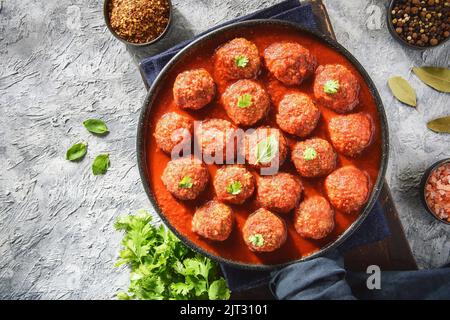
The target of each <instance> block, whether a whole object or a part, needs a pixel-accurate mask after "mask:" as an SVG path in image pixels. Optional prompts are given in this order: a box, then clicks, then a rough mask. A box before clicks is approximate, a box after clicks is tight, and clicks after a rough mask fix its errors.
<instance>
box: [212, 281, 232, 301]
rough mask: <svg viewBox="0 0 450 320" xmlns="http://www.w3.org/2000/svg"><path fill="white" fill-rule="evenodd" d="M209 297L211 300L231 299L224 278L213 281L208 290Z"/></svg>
mask: <svg viewBox="0 0 450 320" xmlns="http://www.w3.org/2000/svg"><path fill="white" fill-rule="evenodd" d="M208 298H209V299H210V300H228V299H230V290H229V289H228V287H227V283H226V282H225V279H224V278H220V279H219V280H215V281H214V282H213V283H211V286H210V287H209V290H208Z"/></svg>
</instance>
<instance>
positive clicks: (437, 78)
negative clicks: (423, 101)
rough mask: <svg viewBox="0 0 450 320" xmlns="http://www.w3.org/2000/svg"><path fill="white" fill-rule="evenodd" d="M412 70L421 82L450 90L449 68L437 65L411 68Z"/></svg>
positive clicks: (444, 90)
mask: <svg viewBox="0 0 450 320" xmlns="http://www.w3.org/2000/svg"><path fill="white" fill-rule="evenodd" d="M412 70H413V72H414V73H415V74H416V76H418V77H419V79H420V80H422V82H424V83H425V84H427V85H429V86H430V87H432V88H434V89H436V90H438V91H441V92H447V93H448V92H450V69H447V68H439V67H421V68H413V69H412Z"/></svg>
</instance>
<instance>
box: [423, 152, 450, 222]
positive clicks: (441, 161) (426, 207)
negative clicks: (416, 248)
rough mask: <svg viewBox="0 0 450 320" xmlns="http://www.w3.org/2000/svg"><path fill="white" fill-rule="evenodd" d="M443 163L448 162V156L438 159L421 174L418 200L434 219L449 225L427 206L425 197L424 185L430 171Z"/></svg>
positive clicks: (449, 160)
mask: <svg viewBox="0 0 450 320" xmlns="http://www.w3.org/2000/svg"><path fill="white" fill-rule="evenodd" d="M445 163H450V158H447V159H442V160H439V161H437V162H435V163H433V164H432V165H431V166H430V167H429V168H428V169H427V170H426V171H425V172H424V174H423V176H422V180H421V181H420V200H421V201H422V204H423V206H424V207H425V209H426V210H427V212H428V213H429V214H431V215H432V216H433V217H434V218H435V219H437V220H439V221H440V222H442V223H445V224H448V225H450V222H449V221H446V220H443V219H441V218H439V217H438V216H437V215H436V214H435V213H434V212H433V210H431V209H430V207H429V206H428V203H427V200H426V199H425V187H426V185H427V182H428V179H429V178H430V175H431V173H432V172H433V171H434V170H435V169H437V168H438V167H440V166H441V165H443V164H445Z"/></svg>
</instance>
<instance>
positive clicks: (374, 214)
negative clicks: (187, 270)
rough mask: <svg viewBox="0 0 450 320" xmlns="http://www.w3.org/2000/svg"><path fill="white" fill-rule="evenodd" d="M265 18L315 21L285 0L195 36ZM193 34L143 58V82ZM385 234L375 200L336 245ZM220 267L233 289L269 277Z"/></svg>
mask: <svg viewBox="0 0 450 320" xmlns="http://www.w3.org/2000/svg"><path fill="white" fill-rule="evenodd" d="M265 18H271V19H280V20H287V21H291V22H296V23H299V24H301V25H303V26H304V27H306V28H310V29H316V22H315V20H314V15H313V12H312V7H311V5H310V4H301V3H300V2H299V1H298V0H288V1H284V2H281V3H279V4H277V5H274V6H272V7H269V8H266V9H263V10H260V11H257V12H255V13H252V14H249V15H247V16H244V17H240V18H237V19H234V20H231V21H229V22H227V23H225V24H222V25H219V26H217V27H214V28H213V29H211V30H208V31H205V32H204V33H201V34H199V35H198V36H197V37H199V36H201V35H203V34H206V33H208V32H210V31H212V30H214V29H216V28H219V27H221V26H224V25H227V24H230V23H233V22H236V21H244V20H250V19H265ZM197 37H196V38H197ZM196 38H194V39H191V40H187V41H184V42H182V43H180V44H178V45H176V46H174V47H172V48H170V49H168V50H166V51H164V52H162V53H160V54H158V55H155V56H152V57H149V58H146V59H143V60H142V61H141V63H140V65H139V67H140V69H141V74H142V75H143V77H144V81H145V82H146V86H150V85H151V84H152V82H153V81H154V80H155V78H156V76H157V75H158V73H159V72H160V71H161V70H162V68H163V67H164V66H165V65H166V64H167V62H169V60H170V59H171V58H172V57H173V56H174V55H175V54H177V53H178V52H179V51H180V50H181V49H183V48H184V47H185V46H186V45H187V44H189V43H190V42H191V41H192V40H195V39H196ZM388 235H389V227H388V224H387V221H386V218H385V216H384V214H383V209H382V207H381V205H380V204H379V203H376V205H375V206H374V208H373V210H372V211H371V213H370V214H369V216H368V217H367V218H366V220H365V221H364V222H363V224H362V225H361V226H360V228H359V229H358V230H357V231H355V232H354V233H353V234H352V235H351V237H349V238H348V239H347V240H346V241H345V242H344V243H343V244H341V245H340V246H339V248H338V249H339V251H340V252H344V251H346V250H350V249H352V248H355V247H358V246H362V245H365V244H368V243H372V242H376V241H379V240H381V239H384V238H386V237H387V236H388ZM221 268H222V271H223V273H224V275H225V278H226V279H227V282H228V286H229V287H230V289H231V290H232V291H242V290H246V289H250V288H254V287H257V286H260V285H263V284H266V283H268V282H269V280H270V273H269V272H265V271H251V272H250V271H246V270H242V269H238V268H234V267H230V266H228V265H224V264H222V265H221Z"/></svg>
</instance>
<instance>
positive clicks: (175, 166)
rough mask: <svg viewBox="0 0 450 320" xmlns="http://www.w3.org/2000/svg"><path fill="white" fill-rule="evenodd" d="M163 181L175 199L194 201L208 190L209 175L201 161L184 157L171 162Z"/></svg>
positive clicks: (162, 177)
mask: <svg viewBox="0 0 450 320" xmlns="http://www.w3.org/2000/svg"><path fill="white" fill-rule="evenodd" d="M161 180H162V182H163V184H164V186H165V187H166V188H167V190H169V192H170V193H171V194H172V195H173V196H174V197H175V198H177V199H180V200H193V199H195V198H197V197H198V196H199V195H200V193H202V191H203V190H204V189H205V188H206V185H207V184H208V181H209V174H208V169H207V168H206V167H205V166H204V165H203V163H202V162H201V161H200V160H199V159H197V158H194V157H184V158H179V159H176V160H171V161H169V163H167V166H166V168H165V169H164V172H163V174H162V176H161Z"/></svg>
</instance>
